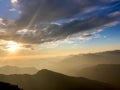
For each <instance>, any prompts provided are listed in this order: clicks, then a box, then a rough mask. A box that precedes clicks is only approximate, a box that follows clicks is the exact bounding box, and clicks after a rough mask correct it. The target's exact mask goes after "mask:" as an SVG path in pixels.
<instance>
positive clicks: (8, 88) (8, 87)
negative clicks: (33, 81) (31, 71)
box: [0, 82, 22, 90]
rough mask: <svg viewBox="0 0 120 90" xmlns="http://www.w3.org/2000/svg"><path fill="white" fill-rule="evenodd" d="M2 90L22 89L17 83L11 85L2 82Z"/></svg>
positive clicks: (0, 83) (0, 88) (0, 85)
mask: <svg viewBox="0 0 120 90" xmlns="http://www.w3.org/2000/svg"><path fill="white" fill-rule="evenodd" d="M0 90H22V89H19V88H18V86H16V85H10V84H8V83H3V82H0Z"/></svg>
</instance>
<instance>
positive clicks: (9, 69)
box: [0, 66, 38, 75]
mask: <svg viewBox="0 0 120 90" xmlns="http://www.w3.org/2000/svg"><path fill="white" fill-rule="evenodd" d="M37 72H38V70H37V69H36V68H33V67H24V68H21V67H16V66H3V67H0V74H5V75H10V74H35V73H37Z"/></svg>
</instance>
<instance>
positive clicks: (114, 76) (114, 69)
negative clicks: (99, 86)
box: [78, 64, 120, 87]
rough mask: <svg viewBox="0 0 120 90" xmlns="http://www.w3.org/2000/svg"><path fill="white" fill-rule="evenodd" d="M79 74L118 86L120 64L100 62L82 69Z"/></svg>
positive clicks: (119, 82) (119, 81)
mask: <svg viewBox="0 0 120 90" xmlns="http://www.w3.org/2000/svg"><path fill="white" fill-rule="evenodd" d="M78 74H79V76H84V77H86V78H90V79H94V80H99V81H102V82H106V83H110V84H113V85H115V86H118V87H120V64H101V65H96V66H92V67H88V68H84V69H82V70H81V71H80V72H79V73H78Z"/></svg>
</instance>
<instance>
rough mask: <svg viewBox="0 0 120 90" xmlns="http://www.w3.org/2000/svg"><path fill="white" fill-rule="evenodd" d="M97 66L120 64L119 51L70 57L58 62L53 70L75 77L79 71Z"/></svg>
mask: <svg viewBox="0 0 120 90" xmlns="http://www.w3.org/2000/svg"><path fill="white" fill-rule="evenodd" d="M98 64H120V50H115V51H106V52H98V53H89V54H78V55H72V56H69V57H68V58H66V59H64V60H62V61H61V62H59V63H58V64H57V66H56V68H55V69H57V70H56V71H59V72H61V73H64V74H67V75H71V76H76V73H77V72H79V71H80V70H81V69H83V68H86V67H91V66H94V65H98ZM54 66H55V65H54ZM61 67H62V68H61ZM64 68H65V69H64Z"/></svg>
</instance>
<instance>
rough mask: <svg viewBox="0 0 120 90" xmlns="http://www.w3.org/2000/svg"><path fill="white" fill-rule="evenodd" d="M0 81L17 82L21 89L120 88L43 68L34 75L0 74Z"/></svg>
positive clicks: (91, 89) (109, 89)
mask: <svg viewBox="0 0 120 90" xmlns="http://www.w3.org/2000/svg"><path fill="white" fill-rule="evenodd" d="M0 81H2V82H7V83H11V84H17V85H18V86H19V87H20V88H23V90H120V89H117V88H115V87H113V86H111V85H109V84H106V83H102V82H98V81H95V80H89V79H86V78H82V77H80V78H77V77H70V76H66V75H63V74H60V73H56V72H53V71H49V70H45V69H44V70H41V71H39V72H38V73H37V74H35V75H27V74H26V75H0Z"/></svg>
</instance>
